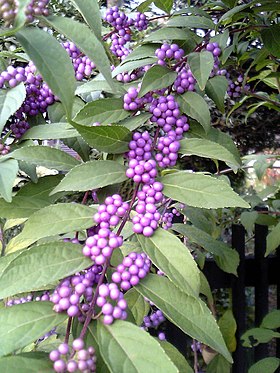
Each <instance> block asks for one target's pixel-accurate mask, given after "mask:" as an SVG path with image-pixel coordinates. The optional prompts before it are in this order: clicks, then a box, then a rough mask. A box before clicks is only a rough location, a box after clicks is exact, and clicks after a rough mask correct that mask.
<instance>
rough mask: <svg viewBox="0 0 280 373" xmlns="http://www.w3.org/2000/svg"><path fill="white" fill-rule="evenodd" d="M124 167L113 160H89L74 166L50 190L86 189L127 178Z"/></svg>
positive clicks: (96, 187) (54, 191)
mask: <svg viewBox="0 0 280 373" xmlns="http://www.w3.org/2000/svg"><path fill="white" fill-rule="evenodd" d="M125 171H126V168H125V167H124V166H122V165H121V164H119V163H117V162H115V161H90V162H86V163H83V164H81V165H79V166H77V167H74V168H73V169H72V170H71V171H70V172H69V173H68V174H67V175H66V176H65V177H64V179H63V180H62V181H61V183H60V184H58V186H57V187H56V188H55V189H54V190H53V191H52V192H51V194H55V193H57V192H61V191H87V190H90V189H98V188H102V187H104V186H107V185H112V184H116V183H120V182H122V181H124V180H126V179H127V177H126V175H125Z"/></svg>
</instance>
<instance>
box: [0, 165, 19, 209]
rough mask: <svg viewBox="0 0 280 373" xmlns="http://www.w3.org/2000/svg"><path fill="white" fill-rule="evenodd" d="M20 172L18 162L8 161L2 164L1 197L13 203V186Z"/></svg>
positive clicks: (0, 167)
mask: <svg viewBox="0 0 280 373" xmlns="http://www.w3.org/2000/svg"><path fill="white" fill-rule="evenodd" d="M17 172H18V162H17V161H16V160H14V159H6V160H4V161H3V162H0V195H2V197H3V198H4V199H5V200H6V201H7V202H11V201H12V191H13V185H14V182H15V179H16V176H17Z"/></svg>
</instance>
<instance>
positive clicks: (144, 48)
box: [121, 43, 160, 64]
mask: <svg viewBox="0 0 280 373" xmlns="http://www.w3.org/2000/svg"><path fill="white" fill-rule="evenodd" d="M157 48H160V44H159V43H152V44H143V45H139V47H137V48H135V49H134V50H133V51H132V52H131V53H129V55H128V56H126V57H125V59H124V60H123V61H122V62H121V63H122V64H126V63H127V62H129V61H136V60H142V59H143V58H147V57H151V56H154V55H155V51H156V49H157Z"/></svg>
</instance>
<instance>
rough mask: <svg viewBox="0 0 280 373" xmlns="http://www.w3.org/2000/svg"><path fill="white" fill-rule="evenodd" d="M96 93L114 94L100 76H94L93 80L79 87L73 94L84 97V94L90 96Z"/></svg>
mask: <svg viewBox="0 0 280 373" xmlns="http://www.w3.org/2000/svg"><path fill="white" fill-rule="evenodd" d="M96 91H104V92H109V93H114V90H113V89H112V87H111V86H110V85H109V83H108V82H107V81H106V80H105V79H104V78H103V77H102V76H101V77H99V76H96V77H95V78H94V79H92V80H90V81H89V82H86V83H84V84H81V85H79V86H78V87H77V88H76V91H75V94H76V95H85V94H90V93H92V92H96Z"/></svg>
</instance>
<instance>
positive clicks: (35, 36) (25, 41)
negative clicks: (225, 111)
mask: <svg viewBox="0 0 280 373" xmlns="http://www.w3.org/2000/svg"><path fill="white" fill-rule="evenodd" d="M16 36H17V39H18V40H19V42H20V43H21V45H22V46H23V48H24V50H25V51H26V53H27V54H28V56H29V57H30V59H31V60H32V61H33V62H34V64H35V66H36V68H37V69H38V71H39V72H40V74H41V75H42V77H43V79H44V80H45V81H46V83H47V84H48V86H49V87H50V89H51V90H52V92H53V94H54V95H56V96H58V97H59V99H60V101H61V102H62V104H63V106H64V108H65V111H66V113H67V116H68V119H70V118H71V113H72V105H73V101H74V92H75V86H76V80H75V75H74V69H73V65H72V63H71V60H70V58H69V56H68V54H67V52H66V50H65V49H64V48H62V46H61V45H60V44H59V42H58V41H57V40H56V39H55V38H54V37H53V36H52V35H50V34H49V33H48V32H46V31H43V30H41V29H38V28H35V27H34V28H32V27H28V28H23V29H22V30H21V31H19V32H18V33H17V34H16ZM54 56H55V58H54Z"/></svg>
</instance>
